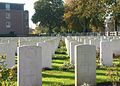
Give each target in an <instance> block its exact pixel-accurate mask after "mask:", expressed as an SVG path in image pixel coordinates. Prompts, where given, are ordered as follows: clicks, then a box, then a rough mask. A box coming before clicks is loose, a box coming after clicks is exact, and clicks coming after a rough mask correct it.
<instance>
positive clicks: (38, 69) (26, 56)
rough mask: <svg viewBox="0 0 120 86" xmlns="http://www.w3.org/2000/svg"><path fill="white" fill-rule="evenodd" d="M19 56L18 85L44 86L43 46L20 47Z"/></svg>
mask: <svg viewBox="0 0 120 86" xmlns="http://www.w3.org/2000/svg"><path fill="white" fill-rule="evenodd" d="M18 57H19V64H18V65H19V67H18V73H17V74H18V75H17V77H18V86H42V49H41V47H39V46H22V47H18Z"/></svg>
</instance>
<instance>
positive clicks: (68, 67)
mask: <svg viewBox="0 0 120 86" xmlns="http://www.w3.org/2000/svg"><path fill="white" fill-rule="evenodd" d="M59 69H60V70H63V71H68V70H70V69H74V65H73V64H71V63H69V62H64V64H63V65H62V66H61V67H60V68H59Z"/></svg>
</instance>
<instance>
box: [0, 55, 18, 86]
mask: <svg viewBox="0 0 120 86" xmlns="http://www.w3.org/2000/svg"><path fill="white" fill-rule="evenodd" d="M2 57H3V56H2ZM0 62H1V63H0V86H17V66H16V65H15V66H13V67H12V68H6V65H7V64H5V58H1V59H0Z"/></svg>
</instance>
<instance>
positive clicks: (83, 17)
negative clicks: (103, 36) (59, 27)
mask: <svg viewBox="0 0 120 86" xmlns="http://www.w3.org/2000/svg"><path fill="white" fill-rule="evenodd" d="M104 3H105V0H72V1H71V2H69V3H68V4H66V5H67V6H65V14H64V20H65V22H66V24H67V27H68V28H69V29H70V30H75V31H79V32H83V31H90V30H91V29H92V27H94V28H96V29H97V30H96V31H99V30H98V29H100V28H103V26H104V19H105V10H106V9H104V7H105V4H104Z"/></svg>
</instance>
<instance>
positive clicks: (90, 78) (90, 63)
mask: <svg viewBox="0 0 120 86" xmlns="http://www.w3.org/2000/svg"><path fill="white" fill-rule="evenodd" d="M119 39H120V38H119V37H104V36H102V37H87V36H86V37H79V36H77V37H75V36H74V37H66V38H65V44H66V48H67V53H68V55H69V56H70V63H72V64H75V79H76V80H75V81H76V83H75V86H80V85H82V84H83V83H88V84H91V85H95V80H96V51H97V52H99V53H100V64H101V65H105V66H112V62H113V54H115V55H120V40H119Z"/></svg>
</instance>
